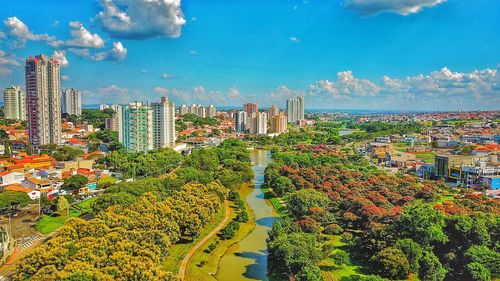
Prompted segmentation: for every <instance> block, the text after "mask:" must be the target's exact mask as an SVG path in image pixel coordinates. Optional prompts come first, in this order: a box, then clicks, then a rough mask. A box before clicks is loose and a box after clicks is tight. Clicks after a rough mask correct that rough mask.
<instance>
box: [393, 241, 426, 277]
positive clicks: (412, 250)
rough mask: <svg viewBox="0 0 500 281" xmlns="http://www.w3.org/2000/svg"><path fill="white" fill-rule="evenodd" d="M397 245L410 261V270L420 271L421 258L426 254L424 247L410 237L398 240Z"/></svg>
mask: <svg viewBox="0 0 500 281" xmlns="http://www.w3.org/2000/svg"><path fill="white" fill-rule="evenodd" d="M395 247H396V248H398V249H400V250H401V251H403V253H404V254H405V255H406V258H407V259H408V262H409V263H410V272H413V273H416V272H418V269H419V268H420V259H421V258H422V256H423V254H424V251H423V249H422V247H421V246H420V245H418V244H417V243H415V241H413V240H411V239H409V238H407V239H402V240H398V241H396V244H395Z"/></svg>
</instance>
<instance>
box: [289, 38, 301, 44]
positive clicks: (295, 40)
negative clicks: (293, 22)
mask: <svg viewBox="0 0 500 281" xmlns="http://www.w3.org/2000/svg"><path fill="white" fill-rule="evenodd" d="M288 40H290V41H292V42H294V43H299V42H300V39H299V38H297V37H294V36H292V37H290V38H288Z"/></svg>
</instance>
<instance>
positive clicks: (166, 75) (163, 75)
mask: <svg viewBox="0 0 500 281" xmlns="http://www.w3.org/2000/svg"><path fill="white" fill-rule="evenodd" d="M172 77H174V76H173V75H172V74H170V73H162V74H161V78H163V79H169V78H172Z"/></svg>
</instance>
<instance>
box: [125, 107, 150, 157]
mask: <svg viewBox="0 0 500 281" xmlns="http://www.w3.org/2000/svg"><path fill="white" fill-rule="evenodd" d="M122 118H123V119H122V120H123V123H122V129H121V131H120V132H119V134H120V141H121V142H122V143H123V145H124V146H125V147H126V148H127V150H129V151H135V152H140V151H148V150H151V149H153V110H152V109H151V107H150V106H149V105H147V104H145V103H143V102H140V101H134V102H131V103H130V104H129V105H125V106H123V107H122Z"/></svg>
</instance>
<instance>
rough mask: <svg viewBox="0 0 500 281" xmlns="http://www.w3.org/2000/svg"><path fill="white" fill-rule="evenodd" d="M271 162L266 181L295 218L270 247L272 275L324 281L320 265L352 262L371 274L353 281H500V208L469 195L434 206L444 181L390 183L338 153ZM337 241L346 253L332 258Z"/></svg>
mask: <svg viewBox="0 0 500 281" xmlns="http://www.w3.org/2000/svg"><path fill="white" fill-rule="evenodd" d="M273 160H274V162H273V163H272V164H271V165H269V167H268V168H267V170H266V174H265V182H266V184H267V185H269V186H270V187H272V188H273V189H274V190H275V191H276V192H277V193H278V194H279V195H281V196H284V198H285V199H286V201H287V206H288V209H289V211H290V216H291V220H284V221H283V222H281V223H279V224H277V225H275V226H274V227H273V230H272V232H271V233H270V236H269V239H268V248H269V251H270V254H269V258H270V265H271V272H272V273H273V274H275V275H280V276H295V278H296V280H323V277H322V274H321V271H320V269H319V267H318V265H317V264H318V262H319V261H320V260H325V259H330V260H337V261H338V260H342V262H339V263H340V264H342V263H345V260H348V259H349V257H350V258H351V259H354V260H356V261H357V262H361V263H362V264H364V265H365V266H366V268H368V269H369V271H370V273H371V274H374V276H368V277H366V276H356V278H357V279H356V280H364V279H366V280H377V278H379V279H380V278H381V277H383V278H389V279H393V280H398V279H406V278H407V277H408V276H409V275H410V274H414V275H417V276H418V278H419V279H420V280H423V281H426V280H436V281H437V280H490V279H494V278H498V277H499V276H500V275H499V274H500V271H499V270H498V268H500V259H499V257H500V256H499V255H500V253H499V251H498V250H499V249H498V245H499V242H500V240H499V237H500V235H498V233H499V231H498V230H499V227H500V223H499V222H500V217H499V214H500V204H499V202H497V201H494V200H491V199H488V198H485V197H483V196H481V195H475V194H464V195H457V196H455V198H454V199H453V200H449V201H445V202H443V203H437V202H440V201H441V200H440V198H441V195H442V192H443V191H444V190H446V186H445V185H444V184H443V183H441V182H437V183H433V182H430V181H420V180H418V179H417V178H415V177H412V176H408V175H397V176H393V175H388V174H386V173H385V172H382V171H379V170H376V169H374V168H373V167H371V166H369V165H368V164H367V163H366V161H365V160H363V159H362V158H360V157H358V156H357V155H354V154H351V155H347V154H345V153H344V152H343V151H342V150H340V149H338V148H337V147H335V146H326V145H317V146H306V145H302V146H297V147H294V148H289V149H285V151H281V152H279V151H275V152H274V153H273ZM331 235H340V236H341V239H342V241H343V242H345V243H347V248H346V249H336V250H335V251H333V252H332V250H331V248H330V247H331V246H330V245H329V243H325V240H327V241H328V239H330V238H329V237H331ZM301 257H306V258H301ZM377 276H379V277H377Z"/></svg>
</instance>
